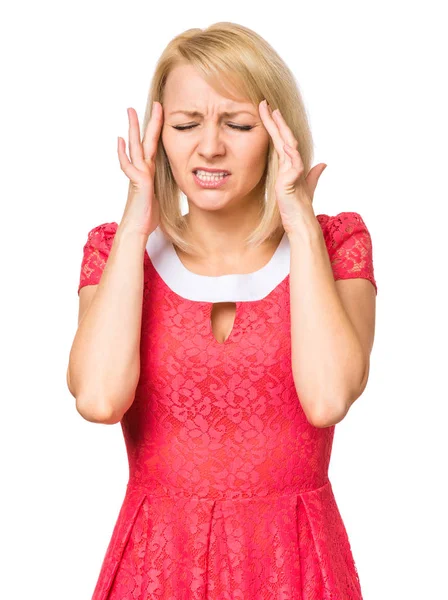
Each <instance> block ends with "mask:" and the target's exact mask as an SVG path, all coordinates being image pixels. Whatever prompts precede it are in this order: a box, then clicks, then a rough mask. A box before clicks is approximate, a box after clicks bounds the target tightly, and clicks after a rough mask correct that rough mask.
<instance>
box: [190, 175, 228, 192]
mask: <svg viewBox="0 0 448 600" xmlns="http://www.w3.org/2000/svg"><path fill="white" fill-rule="evenodd" d="M229 177H231V175H230V174H229V175H225V176H224V177H222V178H221V179H218V181H201V180H200V179H199V177H198V176H197V175H196V173H193V178H194V180H195V182H196V183H197V184H198V186H199V187H201V188H208V189H214V188H219V187H221V186H223V185H224V184H225V183H226V182H227V180H228V179H229Z"/></svg>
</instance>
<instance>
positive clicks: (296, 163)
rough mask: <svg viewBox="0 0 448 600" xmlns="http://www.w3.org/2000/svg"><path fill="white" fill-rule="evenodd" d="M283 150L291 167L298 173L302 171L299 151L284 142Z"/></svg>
mask: <svg viewBox="0 0 448 600" xmlns="http://www.w3.org/2000/svg"><path fill="white" fill-rule="evenodd" d="M285 152H286V153H287V154H288V156H289V158H290V160H291V163H292V166H293V168H294V169H295V170H296V171H297V173H298V174H299V175H300V174H301V173H302V172H303V162H302V157H301V156H300V152H299V151H298V150H297V148H291V146H289V145H288V144H285Z"/></svg>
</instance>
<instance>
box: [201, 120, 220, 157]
mask: <svg viewBox="0 0 448 600" xmlns="http://www.w3.org/2000/svg"><path fill="white" fill-rule="evenodd" d="M221 135H222V128H221V127H220V126H219V125H215V124H214V123H209V124H206V125H204V126H203V128H202V129H201V131H200V133H199V142H198V153H199V154H200V155H201V156H204V157H206V158H212V157H213V156H216V155H220V154H223V153H224V151H225V146H224V142H223V140H222V138H221Z"/></svg>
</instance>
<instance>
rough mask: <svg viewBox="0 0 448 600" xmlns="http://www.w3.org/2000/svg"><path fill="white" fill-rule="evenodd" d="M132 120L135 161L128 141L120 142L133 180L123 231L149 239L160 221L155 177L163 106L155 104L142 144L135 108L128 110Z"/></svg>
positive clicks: (122, 159) (122, 161) (120, 153)
mask: <svg viewBox="0 0 448 600" xmlns="http://www.w3.org/2000/svg"><path fill="white" fill-rule="evenodd" d="M128 118H129V154H130V158H131V160H129V158H128V157H127V155H126V152H125V148H126V143H125V141H124V139H123V138H121V137H119V138H118V159H119V161H120V166H121V169H122V171H123V172H124V173H125V175H126V176H127V177H128V178H129V180H130V181H129V191H128V199H127V202H126V207H125V209H124V213H123V217H122V219H121V222H120V227H122V228H125V229H126V230H131V231H135V232H137V233H141V234H143V235H145V236H147V237H149V235H150V234H151V233H152V232H153V231H154V230H155V229H156V228H157V226H158V224H159V220H160V208H159V202H158V200H157V198H156V197H155V195H154V174H155V157H156V153H157V145H158V141H159V137H160V132H161V130H162V123H163V107H162V105H161V104H160V102H155V103H154V105H153V109H152V113H151V118H150V119H149V122H148V126H147V128H146V132H145V135H144V138H143V142H140V127H139V123H138V116H137V113H136V111H135V110H134V109H133V108H128Z"/></svg>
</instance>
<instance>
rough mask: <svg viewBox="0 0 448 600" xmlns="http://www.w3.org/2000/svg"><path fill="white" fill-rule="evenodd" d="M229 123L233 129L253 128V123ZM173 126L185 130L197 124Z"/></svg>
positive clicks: (248, 129) (246, 129)
mask: <svg viewBox="0 0 448 600" xmlns="http://www.w3.org/2000/svg"><path fill="white" fill-rule="evenodd" d="M228 125H229V127H230V128H231V129H238V131H250V130H251V129H253V126H252V125H233V124H232V123H228ZM172 127H173V129H178V130H179V131H184V130H185V129H192V128H193V127H196V125H195V124H193V125H173V126H172Z"/></svg>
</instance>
